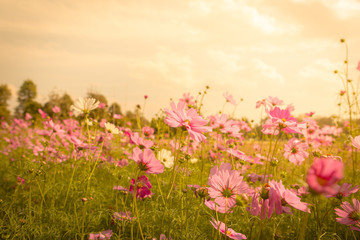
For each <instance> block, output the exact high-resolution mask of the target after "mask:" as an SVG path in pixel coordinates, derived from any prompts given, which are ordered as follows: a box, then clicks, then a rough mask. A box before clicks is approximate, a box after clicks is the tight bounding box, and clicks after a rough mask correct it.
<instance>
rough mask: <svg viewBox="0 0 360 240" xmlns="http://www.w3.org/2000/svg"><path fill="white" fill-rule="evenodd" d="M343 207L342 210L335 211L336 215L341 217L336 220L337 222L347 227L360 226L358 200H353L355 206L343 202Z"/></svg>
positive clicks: (359, 205)
mask: <svg viewBox="0 0 360 240" xmlns="http://www.w3.org/2000/svg"><path fill="white" fill-rule="evenodd" d="M341 207H342V209H340V208H336V209H335V213H336V214H337V215H338V216H339V218H336V221H337V222H339V223H341V224H345V225H353V224H357V225H359V224H360V203H359V201H358V200H357V199H355V198H354V199H353V206H351V204H350V203H348V202H343V203H342V204H341ZM357 231H359V230H357Z"/></svg>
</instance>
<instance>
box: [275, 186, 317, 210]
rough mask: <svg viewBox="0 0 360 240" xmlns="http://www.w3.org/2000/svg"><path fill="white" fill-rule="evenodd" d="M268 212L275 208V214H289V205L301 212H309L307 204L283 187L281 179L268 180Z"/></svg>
mask: <svg viewBox="0 0 360 240" xmlns="http://www.w3.org/2000/svg"><path fill="white" fill-rule="evenodd" d="M268 184H269V188H268V190H269V214H270V215H271V213H272V212H273V210H274V209H275V213H276V214H282V213H287V214H291V209H290V208H289V207H288V206H289V205H290V206H292V207H293V208H296V209H298V210H300V211H303V212H308V213H310V209H309V207H308V204H307V203H305V202H301V201H300V200H301V199H300V198H299V197H298V196H296V194H295V193H294V192H292V191H291V190H289V189H285V187H284V185H283V184H282V181H280V182H276V181H274V180H271V181H269V183H268Z"/></svg>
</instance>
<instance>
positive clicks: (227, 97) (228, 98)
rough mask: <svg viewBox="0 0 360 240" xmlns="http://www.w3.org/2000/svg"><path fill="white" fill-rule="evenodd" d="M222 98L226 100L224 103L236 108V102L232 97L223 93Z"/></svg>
mask: <svg viewBox="0 0 360 240" xmlns="http://www.w3.org/2000/svg"><path fill="white" fill-rule="evenodd" d="M223 96H224V98H225V99H226V102H229V103H231V104H232V105H234V106H236V101H235V99H234V97H233V96H232V95H231V94H230V93H228V92H224V93H223Z"/></svg>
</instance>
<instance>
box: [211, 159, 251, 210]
mask: <svg viewBox="0 0 360 240" xmlns="http://www.w3.org/2000/svg"><path fill="white" fill-rule="evenodd" d="M208 185H209V186H210V187H209V188H208V192H209V196H210V197H211V198H214V199H215V200H214V201H215V203H217V204H219V205H220V206H222V207H224V206H225V205H226V204H225V202H227V208H228V209H229V208H231V207H233V206H234V205H235V204H236V195H240V194H242V193H247V191H248V188H249V187H248V185H247V184H246V182H244V181H243V176H241V175H240V173H239V172H238V171H236V170H231V164H230V163H222V164H221V165H220V168H218V167H217V166H215V167H213V168H212V169H211V170H210V175H209V180H208Z"/></svg>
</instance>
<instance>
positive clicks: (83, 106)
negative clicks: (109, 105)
mask: <svg viewBox="0 0 360 240" xmlns="http://www.w3.org/2000/svg"><path fill="white" fill-rule="evenodd" d="M98 106H99V101H97V100H96V99H95V98H78V99H76V100H75V102H74V105H71V107H70V109H71V110H72V111H73V112H74V114H77V115H78V114H81V113H84V114H87V113H89V112H90V111H91V110H94V109H95V108H97V107H98Z"/></svg>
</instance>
